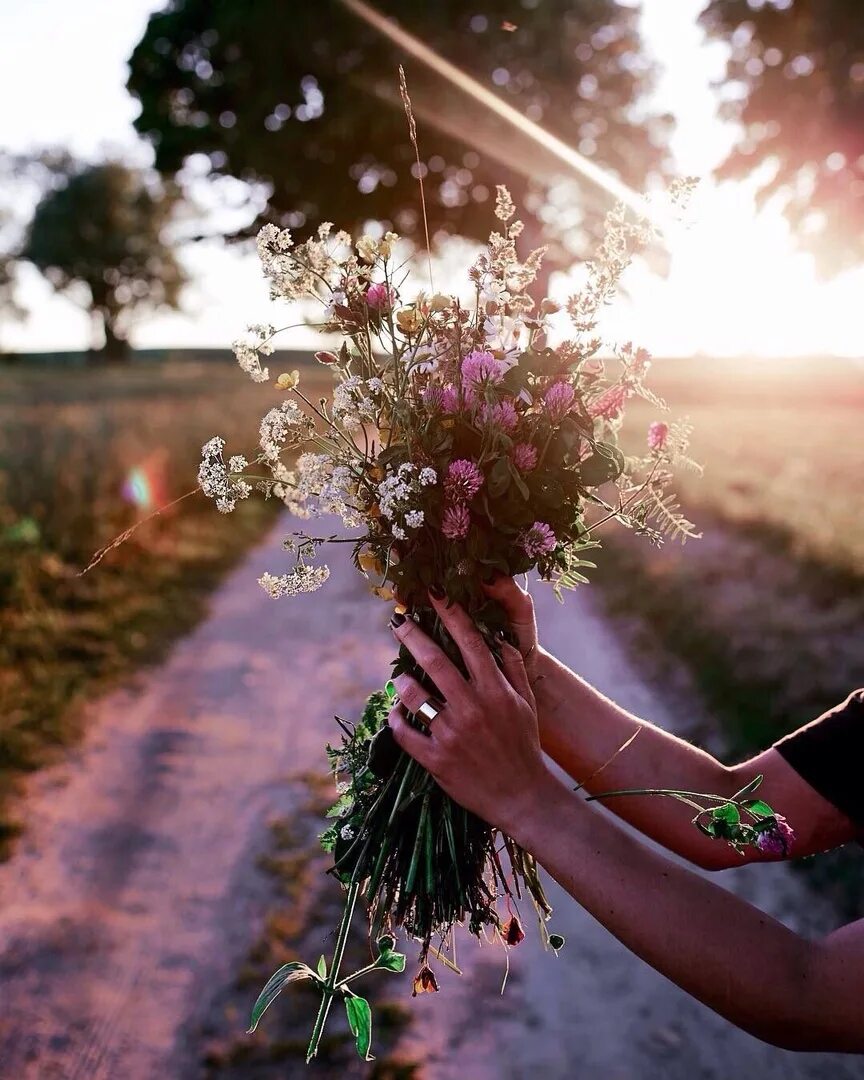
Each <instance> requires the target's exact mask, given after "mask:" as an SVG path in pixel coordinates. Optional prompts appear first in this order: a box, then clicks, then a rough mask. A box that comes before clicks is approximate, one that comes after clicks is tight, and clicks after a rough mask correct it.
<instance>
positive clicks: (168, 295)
mask: <svg viewBox="0 0 864 1080" xmlns="http://www.w3.org/2000/svg"><path fill="white" fill-rule="evenodd" d="M178 198H179V196H178V194H177V192H176V191H175V190H174V189H173V188H172V187H170V186H169V187H165V186H163V185H161V184H159V183H156V182H155V180H154V179H152V178H150V177H148V176H147V175H146V174H145V173H143V172H141V171H140V170H137V169H134V168H131V167H130V166H127V165H124V164H122V163H120V162H107V163H106V164H103V165H89V166H82V165H70V167H69V169H68V171H67V172H66V173H65V174H62V173H61V174H58V177H57V183H56V185H55V186H54V187H53V188H52V189H51V190H49V192H48V193H47V194H46V195H45V196H44V197H43V198H42V200H41V201H40V203H39V204H38V206H37V207H36V210H35V213H34V215H33V221H32V222H31V224H30V228H29V230H28V233H27V236H26V238H25V240H24V243H23V245H22V248H21V252H20V257H21V258H22V259H25V260H27V261H29V262H32V263H33V265H34V266H36V267H37V268H38V269H39V270H41V272H42V273H43V274H44V275H45V277H46V278H47V280H48V281H49V282H50V283H51V285H52V286H53V287H54V288H55V289H56V290H57V291H58V292H63V293H67V294H68V295H69V296H70V297H72V298H73V299H74V298H76V297H77V296H78V290H79V289H80V288H81V287H82V286H83V287H84V290H85V293H86V300H85V301H84V306H85V307H86V308H87V310H88V311H89V312H91V313H92V314H93V315H94V317H96V318H97V319H98V320H99V322H100V323H101V328H102V331H103V333H104V346H103V352H104V353H105V355H106V356H108V357H109V358H111V359H116V358H119V357H122V356H125V355H126V354H127V353H128V345H127V342H126V338H127V335H128V332H129V328H130V325H131V320H132V317H133V316H135V315H136V314H139V313H140V312H142V311H153V310H156V309H158V308H165V307H168V308H176V307H177V306H178V303H179V296H180V291H181V289H182V287H183V284H184V281H185V275H184V273H183V270H182V268H181V266H180V264H179V263H178V261H177V259H176V256H175V254H174V250H173V247H172V246H171V244H170V242H169V239H168V236H167V230H168V227H169V226H170V223H171V218H172V215H173V214H174V211H175V209H176V206H177V203H178Z"/></svg>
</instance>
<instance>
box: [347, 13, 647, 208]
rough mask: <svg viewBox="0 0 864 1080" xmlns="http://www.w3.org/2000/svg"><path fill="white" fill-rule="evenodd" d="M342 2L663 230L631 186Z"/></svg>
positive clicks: (401, 34) (411, 40)
mask: <svg viewBox="0 0 864 1080" xmlns="http://www.w3.org/2000/svg"><path fill="white" fill-rule="evenodd" d="M339 2H340V3H341V4H342V6H343V7H345V8H347V9H348V11H350V12H351V13H352V14H354V15H356V16H357V17H358V18H359V19H362V20H363V22H365V23H366V24H367V25H368V26H371V27H372V28H373V29H374V30H377V31H378V32H379V33H381V34H383V35H384V36H385V37H387V38H389V39H390V41H392V42H393V44H394V45H397V46H399V48H401V49H404V50H405V51H406V52H407V53H409V54H410V55H411V56H413V57H414V58H415V59H416V60H419V61H420V63H422V64H424V65H425V66H426V67H427V68H429V69H430V70H431V71H434V72H436V74H438V75H441V76H442V77H443V78H444V79H446V80H447V81H448V82H449V83H450V84H451V85H452V86H455V87H457V89H459V90H462V91H463V92H464V93H466V94H468V95H469V96H470V97H472V98H474V100H475V101H477V102H479V103H480V104H481V105H483V106H484V107H485V108H487V109H489V110H490V111H491V112H493V113H495V114H496V115H497V116H499V117H501V119H503V120H505V121H506V122H507V123H508V124H510V125H511V127H513V128H515V129H516V130H518V131H521V132H522V133H523V134H524V135H527V136H528V137H529V138H530V139H531V140H532V141H533V142H535V143H536V144H537V145H538V146H542V147H543V148H544V149H545V150H547V151H549V152H550V153H552V154H553V155H554V156H555V157H556V158H557V159H558V160H559V161H561V162H562V163H563V164H564V165H566V166H568V167H569V168H570V169H572V170H573V171H574V172H576V173H578V174H579V175H580V176H581V177H583V179H585V180H588V181H589V182H590V183H592V184H594V185H596V186H597V187H599V188H601V189H602V190H603V191H605V192H606V193H607V194H609V195H611V196H612V198H613V199H615V200H616V201H618V202H620V203H623V204H624V205H625V206H627V207H628V208H629V209H631V210H633V211H634V212H635V213H637V214H639V215H640V217H650V218H652V220H653V221H654V223H655V224H656V225H658V226H660V227H661V228H662V227H663V224H664V220H663V215H662V214H661V213H660V212H659V210H658V208H657V207H654V206H651V205H650V204H649V203H648V201H647V200H646V199H645V198H644V197H643V196H642V195H640V194H639V193H638V192H637V191H635V190H634V189H633V188H631V187H630V186H629V185H628V184H625V183H624V182H623V181H622V180H619V179H618V178H617V177H616V176H614V175H613V174H612V173H610V172H608V171H607V170H606V169H603V168H602V167H601V166H599V165H597V164H595V162H593V161H591V160H590V158H587V157H585V156H584V155H583V154H580V153H579V152H578V151H576V150H574V149H573V148H572V147H571V146H568V145H567V143H565V142H564V141H563V140H561V139H559V138H558V137H557V136H555V135H553V134H551V132H548V131H546V130H545V128H542V127H541V126H540V125H539V124H536V123H534V121H533V120H529V119H528V118H527V117H525V116H523V115H522V113H520V112H519V111H518V110H517V109H514V108H513V106H512V105H508V104H507V102H506V101H502V100H501V98H499V97H498V96H497V95H496V94H493V93H492V91H491V90H489V89H487V88H486V87H485V86H483V85H482V84H481V83H479V82H478V81H477V80H476V79H474V78H472V77H471V76H470V75H467V74H466V73H465V72H464V71H462V70H461V68H458V67H457V66H456V65H455V64H452V63H450V61H449V60H445V59H444V58H443V57H442V56H439V55H438V53H436V52H435V51H434V49H430V48H429V46H428V45H424V43H423V42H422V41H420V40H419V39H418V38H416V37H414V35H413V34H410V33H409V32H408V31H407V30H403V29H402V27H400V26H398V25H397V24H396V23H394V22H392V21H391V20H390V19H387V18H385V17H384V16H383V15H382V14H381V13H380V12H378V11H376V10H375V8H373V7H371V6H370V5H369V4H367V3H366V2H365V0H339Z"/></svg>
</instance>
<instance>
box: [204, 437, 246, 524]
mask: <svg viewBox="0 0 864 1080" xmlns="http://www.w3.org/2000/svg"><path fill="white" fill-rule="evenodd" d="M224 449H225V440H224V439H220V438H219V436H218V435H217V436H215V437H214V438H212V439H210V440H209V441H208V442H206V443H204V445H203V446H202V447H201V464H200V465H199V467H198V486H199V487H200V488H201V490H202V491H203V492H204V494H205V495H206V496H207V497H208V498H210V499H215V500H216V507H217V509H218V510H219V511H220V512H221V513H223V514H230V513H231V511H232V510H233V509H234V507H235V506H236V505H237V500H238V499H246V498H248V497H249V495H250V494H251V492H252V487H251V485H250V484H247V483H246V481H245V480H238V479H236V478H235V477H234V476H233V475H232V474H234V473H238V472H242V471H243V469H245V468H246V466H247V465H248V464H249V463H248V462H247V460H246V458H244V457H243V456H242V455H240V454H236V455H235V456H234V457H232V458H230V459H229V461H228V465H227V467H226V465H225V460H224V458H223V456H222V451H223V450H224Z"/></svg>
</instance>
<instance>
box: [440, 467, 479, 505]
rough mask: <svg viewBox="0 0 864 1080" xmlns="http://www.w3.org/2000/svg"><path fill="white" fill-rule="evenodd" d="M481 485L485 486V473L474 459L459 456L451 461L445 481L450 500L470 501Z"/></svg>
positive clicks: (456, 501) (445, 488)
mask: <svg viewBox="0 0 864 1080" xmlns="http://www.w3.org/2000/svg"><path fill="white" fill-rule="evenodd" d="M481 487H483V473H482V471H481V470H480V468H479V466H477V465H476V464H475V463H474V462H473V461H468V459H467V458H459V459H458V460H456V461H451V462H450V468H449V469H448V470H447V478H446V479H445V481H444V491H445V492H446V493H447V498H448V499H449V500H450V502H453V503H466V502H470V501H471V500H472V499H473V498H474V496H475V495H476V494H477V492H478V491H479V490H480V488H481Z"/></svg>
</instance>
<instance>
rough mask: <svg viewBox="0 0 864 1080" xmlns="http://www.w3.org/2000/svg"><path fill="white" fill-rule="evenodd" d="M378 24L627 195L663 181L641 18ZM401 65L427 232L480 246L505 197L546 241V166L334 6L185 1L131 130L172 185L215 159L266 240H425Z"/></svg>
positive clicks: (591, 218)
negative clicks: (258, 202) (454, 69)
mask: <svg viewBox="0 0 864 1080" xmlns="http://www.w3.org/2000/svg"><path fill="white" fill-rule="evenodd" d="M375 6H376V8H377V9H378V10H379V11H381V12H382V13H384V14H385V15H388V16H391V17H394V18H396V19H398V21H399V24H400V25H401V26H403V27H404V28H405V29H407V30H409V31H410V32H411V33H413V34H415V35H417V36H418V37H419V38H420V39H421V40H422V41H423V42H424V43H425V44H426V45H428V46H430V47H431V48H433V49H434V50H436V51H437V52H439V53H441V54H442V55H443V56H444V57H446V58H447V59H448V60H450V61H451V62H453V63H455V64H457V65H458V66H459V67H460V68H462V69H463V70H464V71H465V72H467V73H469V74H470V75H472V76H473V77H475V78H476V79H478V80H480V81H481V82H482V83H483V84H484V85H486V86H487V87H488V88H489V89H490V90H492V91H494V92H495V93H497V94H499V95H501V97H502V98H504V99H505V100H507V101H509V102H511V103H512V104H513V105H514V106H515V107H516V108H518V109H519V110H520V111H521V112H522V113H524V114H525V115H526V116H528V117H529V118H530V119H532V120H535V121H537V122H539V123H541V124H543V125H544V127H546V128H547V129H548V130H550V131H551V132H553V133H554V134H555V135H557V136H558V137H560V138H561V139H563V140H564V141H565V142H567V143H568V144H569V145H570V146H572V147H574V148H575V149H578V150H579V151H580V152H581V153H583V154H584V155H586V156H587V157H590V158H592V159H594V160H595V161H596V162H597V163H599V164H602V165H604V166H606V167H608V168H609V169H611V170H613V171H614V172H615V173H616V174H617V175H618V176H619V177H621V178H623V179H624V180H625V181H627V182H629V183H630V184H632V185H634V186H636V187H641V186H642V185H643V184H644V182H645V179H646V176H648V175H650V174H652V173H656V172H659V171H660V170H661V169H662V167H663V163H664V159H665V144H666V136H667V128H668V119H667V118H665V117H658V116H655V115H652V114H650V113H649V112H647V111H646V110H644V109H643V110H642V111H641V112H639V111H638V109H637V103H638V102H639V101H640V99H641V98H642V95H643V93H644V92H645V91H646V90H647V89H648V87H649V86H650V83H651V78H652V68H651V66H650V64H649V63H648V61H647V60H646V59H645V56H644V54H643V52H642V49H641V43H640V39H639V35H638V13H637V12H636V11H635V10H634V9H631V8H628V7H624V6H622V5H620V4H618V3H616V2H615V0H545V2H543V3H540V2H539V0H523V2H522V4H521V5H519V4H517V3H515V2H514V0H487V2H486V3H485V4H483V5H481V7H480V8H479V9H472V8H471V7H470V6H468V7H466V5H465V4H464V3H462V2H461V0H436V2H435V3H430V2H429V0H376V5H375ZM477 10H479V11H482V14H477V13H475V12H476V11H477ZM400 62H403V63H404V64H405V67H406V71H407V73H408V82H409V90H410V93H411V97H412V101H413V103H414V111H415V113H416V115H417V121H418V125H419V128H420V149H421V154H422V164H421V170H422V172H423V174H424V175H425V176H426V180H425V183H426V185H427V201H428V203H429V207H428V209H429V217H430V228H431V230H432V232H433V233H435V232H439V231H443V232H446V233H452V234H458V235H462V236H466V237H472V238H485V236H486V235H488V232H489V227H490V209H491V208H490V204H489V202H488V200H489V199H490V197H493V196H494V188H495V184H498V183H504V184H507V186H508V187H509V188H510V189H511V191H512V193H513V195H514V197H515V199H516V200H517V203H518V204H519V206H520V211H522V213H521V216H523V217H524V218H525V220H526V225H527V226H528V231H529V233H531V232H532V226H534V227H535V228H534V229H533V232H534V235H533V236H532V239H536V235H537V232H538V230H539V223H540V216H541V215H542V210H541V200H540V198H539V197H538V193H537V191H536V190H535V189H536V188H537V187H538V186H539V187H543V186H544V184H545V183H551V173H549V171H548V170H547V171H546V172H545V173H544V169H543V168H542V167H541V158H542V154H541V153H540V152H539V151H538V150H537V148H536V147H533V145H532V146H531V147H529V148H526V147H525V146H524V145H520V143H519V140H518V139H517V138H516V137H515V136H514V133H513V132H512V131H511V130H510V129H509V128H507V127H505V126H504V125H503V122H502V121H500V120H496V119H495V118H494V117H491V116H490V115H489V114H488V113H484V112H483V111H481V110H479V109H478V108H477V107H476V106H472V105H471V103H470V102H469V101H468V100H467V98H466V96H465V95H464V94H463V93H461V92H460V91H458V90H456V89H454V88H453V87H451V86H450V85H449V84H447V83H446V82H444V81H443V80H441V79H440V77H437V76H431V75H430V74H429V73H428V72H426V71H425V70H424V69H423V68H422V66H421V65H419V64H418V63H416V62H414V61H410V60H409V59H407V58H406V57H405V55H404V54H403V53H401V52H400V51H399V50H397V49H396V48H394V47H393V46H392V45H391V44H390V43H389V42H388V41H387V40H385V39H384V38H383V37H382V36H381V34H380V33H379V32H377V31H375V30H373V29H371V28H370V27H368V26H367V25H366V24H365V23H363V22H361V21H360V20H358V19H357V18H356V17H355V16H354V15H352V14H351V13H350V12H349V11H348V10H347V9H346V8H345V7H344V6H343V5H342V4H341V3H340V2H339V0H317V2H316V3H302V4H292V5H286V4H285V3H284V0H248V2H247V3H243V4H238V3H236V2H235V0H173V2H172V3H171V4H170V5H169V6H168V7H167V8H166V10H165V11H163V12H161V13H157V14H154V15H153V16H151V18H150V21H149V23H148V26H147V29H146V32H145V34H144V37H143V39H142V40H141V42H140V43H139V44H138V46H137V47H136V49H135V51H134V53H133V55H132V58H131V61H130V69H131V74H130V78H129V89H130V91H131V92H132V93H133V94H134V95H135V96H137V97H138V98H139V100H140V102H141V114H140V116H139V118H138V119H137V121H136V126H137V128H138V130H139V131H140V132H141V133H143V134H144V135H146V136H147V137H148V138H149V139H150V140H151V141H152V143H153V145H154V147H155V152H156V165H157V167H158V168H159V169H160V170H162V171H163V172H164V173H167V174H173V173H175V172H176V171H177V170H178V169H180V167H181V166H182V165H183V163H184V161H186V160H187V158H188V157H189V156H190V155H193V154H205V155H207V156H208V157H209V161H210V165H211V167H212V172H213V173H214V174H216V175H219V174H222V175H229V176H233V177H237V178H240V179H241V180H246V181H250V182H262V183H263V184H264V185H265V186H266V190H267V191H268V192H269V197H268V205H267V208H266V211H265V212H264V213H263V214H262V215H261V216H260V218H259V219H258V221H257V222H256V223H255V226H257V225H258V224H260V223H261V220H263V219H266V220H270V221H274V222H276V223H277V224H279V225H281V226H283V227H291V228H292V229H294V230H296V231H297V232H298V234H300V235H301V236H302V235H303V234H304V233H308V231H309V230H310V229H311V228H313V227H315V226H316V225H317V224H318V223H319V222H320V221H321V220H324V219H326V220H331V219H335V220H336V221H337V223H338V224H339V225H340V226H344V227H349V228H352V227H355V226H357V225H358V224H362V223H363V222H364V221H368V220H379V221H382V222H385V223H387V224H388V225H389V226H391V227H394V228H395V229H397V230H398V231H399V232H400V233H402V234H403V235H412V234H413V235H415V236H417V235H419V229H420V225H421V222H420V215H419V199H418V192H417V180H416V172H417V168H416V165H415V164H414V150H413V148H412V146H411V143H410V141H409V137H408V131H407V125H406V121H405V114H404V112H403V110H402V105H401V102H400V100H399V93H398V84H397V66H398V64H399V63H400ZM562 171H563V170H562ZM538 176H539V180H540V184H539V185H538V184H537V180H538ZM532 208H533V215H532V212H531V211H532ZM599 209H600V208H599V207H597V205H596V203H595V202H592V201H591V200H589V199H588V198H587V197H586V196H585V195H584V194H583V198H582V199H581V200H580V205H579V206H578V207H577V206H574V205H568V206H567V207H566V208H565V210H562V212H561V214H560V218H559V219H558V220H557V221H556V226H557V228H558V231H560V232H564V231H565V227H566V226H568V225H572V226H573V228H572V230H571V231H572V233H573V234H574V236H575V235H579V234H581V235H583V236H584V233H585V231H586V229H589V228H590V227H591V226H592V224H594V223H596V221H597V217H598V212H599ZM546 212H547V214H548V206H547V210H546ZM253 227H254V226H253Z"/></svg>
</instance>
